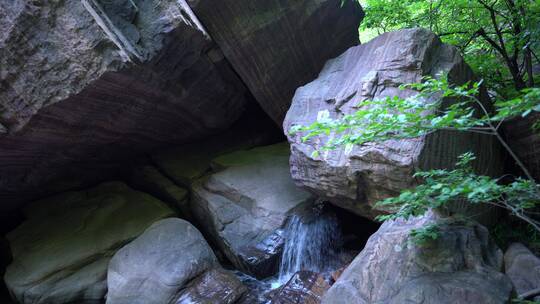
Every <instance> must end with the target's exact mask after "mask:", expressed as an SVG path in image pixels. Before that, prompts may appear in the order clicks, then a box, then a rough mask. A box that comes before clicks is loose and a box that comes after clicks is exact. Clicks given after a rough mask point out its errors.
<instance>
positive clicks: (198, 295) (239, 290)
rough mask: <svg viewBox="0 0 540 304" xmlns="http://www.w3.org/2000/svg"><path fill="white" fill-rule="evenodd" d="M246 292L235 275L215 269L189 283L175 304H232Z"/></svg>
mask: <svg viewBox="0 0 540 304" xmlns="http://www.w3.org/2000/svg"><path fill="white" fill-rule="evenodd" d="M246 291H247V288H246V286H244V285H243V284H242V282H240V280H239V279H238V278H237V277H236V276H235V275H234V274H233V273H231V272H230V271H227V270H224V269H222V268H214V269H212V270H210V271H207V272H205V273H204V274H203V275H201V276H199V277H198V278H197V279H195V280H193V281H192V282H191V283H189V285H188V287H187V288H186V290H185V291H183V292H182V293H181V294H180V297H178V300H177V301H176V303H175V304H192V303H209V304H211V303H216V304H218V303H219V304H232V303H237V302H236V301H237V300H238V299H239V298H240V297H241V296H242V295H243V294H244V293H245V292H246Z"/></svg>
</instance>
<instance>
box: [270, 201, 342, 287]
mask: <svg viewBox="0 0 540 304" xmlns="http://www.w3.org/2000/svg"><path fill="white" fill-rule="evenodd" d="M312 212H313V213H312V214H309V215H307V216H306V215H305V214H304V215H296V214H295V215H293V216H291V218H290V219H289V221H288V223H287V225H286V227H285V244H284V248H283V255H282V258H281V263H280V267H279V277H278V280H277V282H275V283H274V284H273V285H274V286H277V285H282V284H284V283H286V282H287V281H288V280H289V279H290V278H291V276H292V275H293V274H294V273H296V272H297V271H300V270H309V271H313V272H319V273H322V272H326V271H330V270H334V269H335V268H337V267H338V264H339V263H338V260H339V256H338V255H339V248H340V247H341V242H342V235H341V229H340V227H339V223H338V220H337V217H336V215H335V214H334V213H330V212H326V211H325V210H324V208H322V206H318V207H317V208H315V209H314V210H313V211H312Z"/></svg>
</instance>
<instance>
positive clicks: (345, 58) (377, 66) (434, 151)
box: [283, 29, 503, 217]
mask: <svg viewBox="0 0 540 304" xmlns="http://www.w3.org/2000/svg"><path fill="white" fill-rule="evenodd" d="M441 72H445V73H448V75H449V80H450V81H451V82H452V83H458V84H461V83H464V82H466V81H469V80H472V79H473V78H474V76H473V73H472V71H471V69H470V68H469V67H468V66H467V65H466V64H465V63H464V61H463V59H462V58H461V56H460V53H459V50H458V49H457V48H455V47H453V46H449V45H446V44H443V43H442V42H441V41H440V39H439V38H438V37H437V36H436V35H435V34H433V33H431V32H430V31H428V30H426V29H405V30H401V31H397V32H390V33H385V34H383V35H381V36H379V37H377V38H374V39H373V40H371V41H369V42H368V43H366V44H363V45H359V46H356V47H352V48H350V49H348V50H347V51H346V52H345V53H343V54H342V55H340V56H339V57H337V58H335V59H332V60H329V61H328V62H327V63H326V65H325V67H324V68H323V70H322V71H321V73H320V74H319V77H318V78H317V79H315V80H314V81H313V82H311V83H308V84H306V85H305V86H302V87H300V88H298V90H297V91H296V93H295V95H294V98H293V102H292V105H291V108H290V109H289V111H288V112H287V116H286V118H285V122H284V124H283V126H284V127H283V128H284V130H285V133H286V134H287V136H288V140H289V142H290V144H291V160H290V163H291V173H292V176H293V179H294V180H295V182H296V183H297V184H298V185H299V186H302V187H304V188H306V189H309V190H310V191H312V192H314V193H316V194H317V195H319V196H321V197H325V198H327V199H328V200H330V201H331V202H333V203H334V204H337V205H339V206H341V207H344V208H346V209H349V210H351V211H353V212H355V213H357V214H359V215H364V216H367V217H374V216H375V215H376V214H377V213H378V210H374V209H373V206H374V204H375V203H376V202H377V201H379V200H381V199H384V198H387V197H391V196H395V195H396V194H398V193H399V192H400V191H401V190H403V189H406V188H411V187H413V186H415V185H416V184H417V183H418V180H416V179H414V178H413V177H412V176H413V174H414V173H415V172H416V171H418V170H429V169H433V168H447V167H452V166H453V165H454V164H455V162H456V161H457V156H458V155H460V154H462V153H465V152H467V151H472V152H474V153H475V154H476V155H477V161H476V162H475V165H476V166H477V169H478V170H479V171H480V172H482V174H488V175H494V174H495V175H496V174H499V173H500V171H501V170H502V168H503V165H502V162H501V159H500V158H501V157H500V151H499V147H498V146H497V145H495V143H494V139H493V138H491V137H490V136H488V135H482V134H473V133H466V132H452V131H444V132H435V133H431V134H429V135H426V136H422V137H419V138H411V139H403V140H388V141H384V142H377V143H366V144H364V145H361V146H355V147H353V148H352V150H350V151H349V150H348V149H347V150H346V149H345V148H337V149H335V150H331V151H322V152H321V153H320V155H318V156H317V155H316V154H315V155H314V154H313V151H315V150H318V149H319V148H321V146H322V145H323V144H324V143H325V142H326V140H327V139H324V138H319V137H316V138H312V139H310V140H308V141H306V142H302V136H303V133H302V132H298V133H296V134H291V133H290V132H289V131H290V130H291V128H292V127H293V126H296V125H303V126H307V125H311V124H312V123H314V122H316V121H317V119H318V117H319V116H320V115H321V114H320V113H324V114H328V115H329V117H330V118H332V119H335V118H338V117H341V116H343V115H346V114H351V113H354V112H355V111H357V109H358V107H357V105H358V104H359V103H360V102H362V101H364V100H367V99H378V98H385V97H389V96H400V97H403V98H404V97H408V96H411V95H412V94H414V91H412V90H399V88H398V87H399V86H400V85H401V84H404V83H413V82H419V81H421V79H422V77H423V76H433V77H436V76H437V75H438V74H439V73H441ZM426 102H429V100H427V101H426ZM449 102H450V101H449ZM459 207H460V208H464V207H463V206H459ZM491 209H493V208H491ZM466 211H467V210H463V212H466Z"/></svg>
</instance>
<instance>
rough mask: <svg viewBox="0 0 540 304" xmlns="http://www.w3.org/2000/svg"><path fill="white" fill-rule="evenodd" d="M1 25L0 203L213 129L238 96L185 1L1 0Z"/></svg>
mask: <svg viewBox="0 0 540 304" xmlns="http://www.w3.org/2000/svg"><path fill="white" fill-rule="evenodd" d="M0 26H1V27H2V28H3V29H4V30H3V31H2V33H1V34H0V125H1V127H0V167H2V172H1V173H0V199H1V200H2V204H0V207H1V208H6V209H7V208H8V206H6V204H7V203H6V202H10V203H12V204H16V203H17V202H19V201H24V200H28V199H29V198H30V199H33V198H35V197H38V196H41V195H42V192H44V191H45V187H44V185H47V184H48V182H50V181H54V180H57V179H60V178H62V177H78V178H82V177H83V176H84V177H86V178H87V179H89V180H90V181H94V180H97V179H99V177H100V176H103V175H107V174H111V172H113V171H114V170H115V168H116V167H117V163H118V162H119V161H124V160H126V158H128V157H129V156H132V155H134V154H137V153H143V152H147V151H150V150H154V149H156V148H159V147H162V146H165V145H170V144H174V143H176V144H181V143H185V142H187V141H192V140H195V139H199V138H202V137H204V136H207V135H210V134H215V133H217V132H218V131H221V130H224V129H226V128H227V127H229V126H230V125H231V124H232V123H233V122H234V121H236V120H237V119H238V117H239V116H240V114H241V113H242V111H243V109H244V106H245V104H246V99H245V93H246V88H245V86H244V85H243V84H242V82H241V81H240V80H239V79H238V77H237V76H236V73H235V72H234V71H233V70H232V69H231V68H230V65H229V63H228V62H227V61H226V60H225V58H224V57H223V55H222V53H221V51H220V50H219V49H218V48H217V46H216V45H215V44H214V42H213V41H212V40H211V39H210V37H209V36H208V34H207V33H206V31H205V30H204V28H203V27H202V26H201V24H200V23H199V21H198V20H197V18H196V17H195V15H194V14H193V12H192V11H191V9H190V8H189V6H188V5H187V4H186V3H185V1H184V0H180V1H178V0H162V1H150V0H134V1H132V0H119V1H111V0H82V1H79V0H67V1H52V2H51V1H45V2H43V3H41V2H39V3H36V2H33V1H29V0H14V1H5V2H3V3H2V9H1V10H0ZM9 207H14V206H9Z"/></svg>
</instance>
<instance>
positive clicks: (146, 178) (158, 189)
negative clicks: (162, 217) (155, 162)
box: [129, 165, 191, 219]
mask: <svg viewBox="0 0 540 304" xmlns="http://www.w3.org/2000/svg"><path fill="white" fill-rule="evenodd" d="M129 180H130V185H132V186H133V187H134V188H136V189H140V190H141V191H144V192H146V193H149V194H151V195H152V196H154V197H156V198H158V199H160V200H161V201H163V202H165V203H167V204H168V205H169V206H170V207H171V208H173V209H175V210H177V211H179V213H181V214H182V216H184V217H185V218H186V219H189V218H191V210H190V208H189V195H188V191H187V190H186V189H184V188H182V187H179V186H177V185H176V184H175V183H173V182H172V181H171V180H170V179H168V178H167V177H166V176H164V175H163V174H162V173H161V172H159V170H158V169H157V168H156V167H154V166H152V165H140V166H137V167H135V168H133V169H132V170H131V173H130V176H129Z"/></svg>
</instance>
